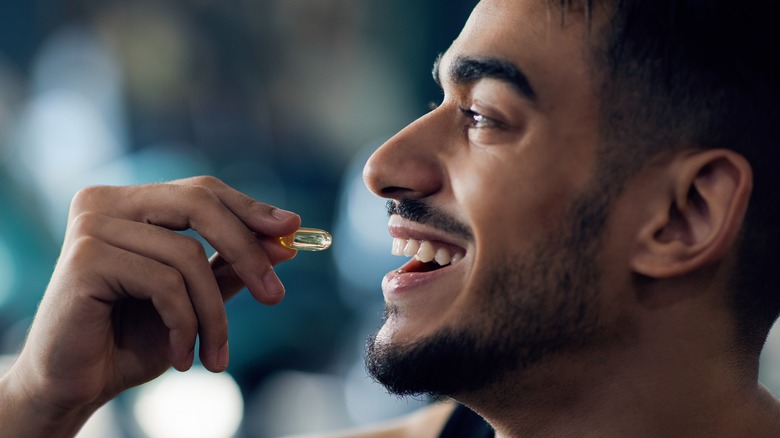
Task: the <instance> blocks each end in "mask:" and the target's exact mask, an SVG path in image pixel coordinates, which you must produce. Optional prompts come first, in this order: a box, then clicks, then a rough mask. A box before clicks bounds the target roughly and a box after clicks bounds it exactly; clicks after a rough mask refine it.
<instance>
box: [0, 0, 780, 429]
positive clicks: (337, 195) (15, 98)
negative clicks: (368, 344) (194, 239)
mask: <svg viewBox="0 0 780 438" xmlns="http://www.w3.org/2000/svg"><path fill="white" fill-rule="evenodd" d="M475 3H476V0H428V1H425V2H421V1H417V0H393V1H379V0H222V1H216V0H189V1H183V0H164V1H163V0H154V1H152V0H145V1H133V2H127V1H120V0H101V1H97V0H26V1H21V2H11V1H6V2H0V358H2V359H0V369H2V367H3V363H6V364H7V363H8V361H10V360H13V355H14V354H15V353H16V352H17V351H18V349H19V347H20V344H21V342H22V341H23V338H24V335H25V332H26V330H27V327H28V326H29V324H30V321H31V318H32V315H33V312H34V310H35V306H36V304H37V302H38V300H39V299H40V296H41V294H42V293H43V291H44V290H45V287H46V284H47V282H48V279H49V276H50V273H51V270H52V268H53V266H54V263H55V261H56V257H57V254H58V251H59V246H60V243H61V241H62V237H63V232H64V227H65V221H66V215H67V210H68V205H69V202H70V199H71V197H72V196H73V194H74V193H75V192H76V191H77V190H78V189H80V188H82V187H84V186H87V185H92V184H136V183H147V182H159V181H167V180H172V179H177V178H182V177H187V176H192V175H200V174H209V175H215V176H217V177H219V178H221V179H222V180H224V181H225V182H227V183H228V184H230V185H232V186H233V187H235V188H237V189H239V190H242V191H244V192H245V193H248V194H250V195H252V196H254V197H256V198H258V199H261V200H264V201H266V202H269V203H272V204H275V205H277V206H280V207H283V208H286V209H290V210H293V211H296V212H299V213H300V214H301V215H302V217H303V221H304V225H305V226H312V227H320V228H325V229H328V230H331V231H332V233H333V235H334V240H335V244H334V247H333V248H332V250H330V251H328V252H326V253H320V254H300V255H299V256H298V257H297V258H296V260H295V261H293V262H291V263H286V264H283V265H281V266H280V267H279V268H278V272H279V275H280V277H281V278H282V280H283V281H284V282H285V285H286V287H287V291H288V292H287V297H286V298H285V300H284V302H283V303H282V304H280V305H279V306H276V307H274V308H266V307H263V306H261V305H259V304H257V303H255V302H254V301H253V300H252V299H251V297H250V296H249V295H248V294H241V295H239V296H238V297H236V298H235V299H233V300H232V301H231V302H229V303H228V305H227V310H228V317H229V321H230V331H231V332H230V343H231V364H230V367H229V369H228V372H227V373H223V374H220V375H214V374H211V373H208V372H206V371H203V370H202V369H200V368H198V367H197V366H196V368H195V369H194V370H193V371H191V372H188V373H183V374H181V373H175V372H173V373H168V374H166V375H164V376H163V377H162V378H160V379H158V380H156V381H155V382H153V383H151V384H148V385H145V386H143V387H141V388H138V389H135V390H133V391H130V392H129V393H127V394H124V395H123V396H122V397H120V398H119V399H117V400H116V401H114V402H112V403H110V404H109V405H107V406H106V407H105V408H103V409H102V410H101V411H100V413H99V414H98V415H97V416H96V417H94V418H93V420H92V421H91V422H90V423H89V424H88V425H87V426H86V427H85V428H84V430H83V431H82V433H81V436H82V438H84V437H133V438H134V437H151V438H157V437H187V438H197V437H208V438H220V437H253V438H254V437H259V438H262V437H271V436H279V435H284V434H292V433H302V432H309V431H323V430H332V429H338V428H342V427H348V426H352V425H360V424H365V423H368V422H375V421H378V420H382V419H387V418H390V417H394V416H398V415H400V414H403V413H405V412H408V411H410V410H413V409H415V408H418V407H419V406H420V405H422V404H424V403H425V400H414V399H411V400H410V399H397V398H396V397H393V396H389V395H387V394H386V393H385V392H384V390H383V389H382V388H380V387H378V386H377V385H376V384H374V383H373V382H372V381H371V379H369V378H368V377H367V376H366V373H365V371H364V367H363V362H362V351H363V345H364V342H365V339H366V337H367V336H368V335H369V334H370V333H372V332H373V331H374V330H375V329H376V328H377V325H378V323H379V321H380V315H381V309H382V298H381V292H380V289H379V285H380V280H381V277H382V276H383V275H384V273H385V272H387V271H389V270H390V269H392V268H394V267H395V266H396V265H398V264H399V260H398V259H394V258H392V257H391V256H390V255H389V254H390V238H389V236H388V235H387V232H386V217H385V213H384V209H383V205H384V202H383V201H382V200H380V199H378V198H375V197H373V196H372V195H371V194H369V193H368V191H367V190H366V189H365V188H364V186H363V184H362V181H361V179H360V173H361V169H362V166H363V163H364V162H365V160H366V158H367V157H368V154H369V153H370V152H371V151H372V150H373V149H375V148H376V147H377V146H378V145H380V144H381V143H382V142H383V141H384V140H385V139H387V138H389V137H390V136H391V135H392V134H394V133H395V132H396V131H397V130H399V129H401V128H402V127H403V126H405V124H407V123H409V122H410V121H412V120H414V119H415V118H417V117H418V116H420V115H421V114H423V113H424V112H425V111H426V110H427V104H428V102H430V101H437V100H438V99H439V92H438V90H437V89H436V87H435V85H434V84H433V81H432V80H431V78H430V74H429V72H430V68H431V64H432V62H433V60H434V59H435V57H436V55H437V54H438V53H439V52H441V51H444V50H446V48H447V46H448V45H449V43H450V42H451V41H452V39H454V38H455V36H456V35H457V33H458V31H459V29H460V27H461V26H462V24H463V22H464V21H465V19H466V17H467V15H468V12H469V11H470V10H471V8H472V7H473V5H474V4H475ZM775 338H777V335H776V334H773V335H772V338H771V339H770V342H769V347H768V349H767V352H766V353H765V354H764V357H763V358H762V361H763V368H762V380H763V381H764V382H765V383H766V384H767V385H768V386H769V387H770V388H772V389H774V390H775V391H776V392H777V391H780V375H779V374H778V373H777V372H776V371H775V372H772V370H778V369H780V349H779V348H777V345H780V339H775Z"/></svg>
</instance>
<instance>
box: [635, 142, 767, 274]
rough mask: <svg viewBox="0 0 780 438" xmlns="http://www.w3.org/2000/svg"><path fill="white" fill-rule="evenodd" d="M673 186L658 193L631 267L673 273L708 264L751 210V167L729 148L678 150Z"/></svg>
mask: <svg viewBox="0 0 780 438" xmlns="http://www.w3.org/2000/svg"><path fill="white" fill-rule="evenodd" d="M666 176H667V177H668V178H669V179H668V181H669V182H670V185H667V186H666V187H671V188H672V190H667V191H666V192H656V193H654V194H653V196H654V197H655V199H653V200H652V202H653V205H654V206H657V207H656V211H653V212H652V214H651V215H650V217H649V219H648V220H647V221H646V224H645V226H644V227H642V228H641V231H640V233H639V235H638V242H637V243H638V245H637V246H636V248H637V250H636V252H635V253H634V254H633V257H632V263H631V264H632V269H633V270H634V271H635V272H636V273H638V274H641V275H643V276H645V277H651V278H657V279H661V278H671V277H676V276H681V275H685V274H687V273H690V272H693V271H695V270H697V269H699V268H701V267H704V266H709V265H711V264H713V263H715V262H717V261H718V260H720V259H721V258H723V257H724V255H725V254H726V253H727V252H728V251H729V249H730V248H731V247H732V246H733V244H734V242H735V240H736V239H737V236H738V234H739V230H740V228H741V227H742V221H743V218H744V216H745V212H746V210H747V204H748V199H749V197H750V192H751V189H752V170H751V168H750V165H749V164H748V162H747V160H745V159H744V158H743V157H742V156H741V155H739V154H736V153H734V152H733V151H730V150H726V149H714V150H707V151H696V152H694V153H691V152H690V151H688V152H687V153H684V154H680V155H679V156H677V157H676V158H675V159H674V160H672V162H671V163H670V165H669V167H668V173H667V174H666Z"/></svg>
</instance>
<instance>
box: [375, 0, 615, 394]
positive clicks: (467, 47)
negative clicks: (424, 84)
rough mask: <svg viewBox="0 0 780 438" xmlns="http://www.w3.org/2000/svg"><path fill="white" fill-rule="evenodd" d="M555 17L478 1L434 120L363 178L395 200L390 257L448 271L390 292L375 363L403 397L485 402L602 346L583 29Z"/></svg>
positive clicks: (451, 58)
mask: <svg viewBox="0 0 780 438" xmlns="http://www.w3.org/2000/svg"><path fill="white" fill-rule="evenodd" d="M548 3H549V2H546V1H543V0H524V1H519V0H483V1H482V2H480V3H479V5H478V6H477V7H476V9H475V11H474V13H473V14H472V16H471V18H470V19H469V21H468V23H467V24H466V26H465V28H464V30H463V32H462V33H461V35H460V36H459V37H458V39H457V40H455V42H454V43H453V44H452V46H451V47H450V48H449V50H448V51H447V52H446V53H445V54H444V55H443V56H442V57H441V59H440V60H439V61H438V67H437V68H436V69H435V71H436V72H437V73H436V75H437V80H438V81H439V82H440V84H441V86H442V89H443V91H444V98H443V100H442V102H441V105H440V106H439V107H438V108H436V109H434V110H432V111H431V112H430V113H428V114H427V115H425V116H423V117H422V118H420V119H419V120H417V121H415V122H414V123H412V124H411V125H409V126H408V127H407V128H405V129H404V130H403V131H401V132H400V133H398V134H397V135H396V136H395V137H393V138H392V139H391V140H389V141H388V142H387V143H386V144H385V145H383V146H382V147H381V148H380V149H379V150H377V151H376V152H375V153H374V155H373V156H372V157H371V159H370V160H369V162H368V164H367V165H366V168H365V173H364V177H365V181H366V184H367V185H368V187H369V188H370V189H371V190H372V191H373V192H374V193H376V194H378V195H380V196H384V197H387V198H391V199H393V200H394V201H395V202H394V204H393V205H394V208H391V210H392V213H395V214H393V216H391V219H390V227H389V228H390V233H391V234H392V235H393V236H394V237H395V238H396V244H395V248H394V252H396V253H397V252H403V250H404V249H406V250H409V251H413V250H415V249H416V246H417V245H418V244H419V242H423V243H422V244H421V245H420V246H421V249H420V251H421V252H419V253H418V255H420V256H421V257H422V258H423V259H424V260H427V259H428V258H429V257H430V254H438V256H439V259H438V260H439V261H440V262H441V263H443V264H445V266H443V267H440V266H439V264H438V263H436V262H435V261H434V262H430V263H422V262H421V261H419V260H416V259H412V260H411V261H410V262H408V263H407V264H405V265H404V266H402V267H401V268H400V269H399V270H398V271H394V272H391V273H390V274H388V275H387V276H386V277H385V279H384V281H383V284H382V288H383V293H384V297H385V302H386V306H387V315H386V321H385V323H384V325H383V327H382V328H381V329H380V331H379V333H378V334H377V336H376V338H375V339H374V340H372V341H371V344H370V345H369V353H368V364H369V368H370V369H371V370H372V372H373V373H374V374H375V375H377V377H378V378H379V380H380V381H382V382H383V383H385V384H387V385H388V386H389V387H390V388H391V389H393V390H396V391H398V392H443V393H448V394H449V395H454V394H452V393H453V392H460V391H468V390H472V389H476V388H477V387H479V386H480V385H484V384H486V383H489V382H491V379H495V378H499V377H500V376H502V375H504V374H505V373H506V372H509V371H512V370H516V369H518V368H522V367H524V366H527V365H530V364H531V363H533V362H536V361H538V360H541V359H544V358H546V357H549V356H550V355H552V354H553V353H555V352H561V351H565V350H566V349H567V348H575V347H581V346H583V345H585V344H587V343H588V341H589V339H592V338H593V337H595V336H596V334H597V333H598V332H599V331H600V330H599V329H598V327H597V325H598V324H597V323H596V320H597V313H598V312H599V310H598V307H599V306H600V304H599V303H598V297H599V294H598V293H597V292H596V287H597V285H596V283H597V280H598V274H597V272H598V270H597V267H598V265H596V260H595V258H596V255H597V252H598V242H599V238H598V237H599V233H600V230H601V226H602V224H603V222H604V220H605V217H606V207H607V206H608V200H606V199H603V197H602V191H601V188H602V187H600V184H599V182H598V180H597V179H595V178H594V174H595V168H596V164H597V160H596V152H597V145H598V142H599V136H598V110H597V105H596V99H595V97H594V85H593V83H592V82H591V76H590V71H589V69H588V66H587V62H586V56H587V52H586V49H585V46H584V44H585V41H584V39H585V38H586V36H587V34H588V30H587V23H586V22H585V20H584V17H583V16H582V15H581V14H578V13H576V12H567V13H566V14H565V15H562V14H561V11H560V10H559V9H558V8H557V7H554V6H549V5H548ZM409 241H411V242H412V243H411V245H409V243H408V242H409ZM408 245H409V247H407V246H408ZM425 253H428V254H425ZM407 254H408V253H407ZM447 263H449V264H447ZM410 361H412V362H414V363H409V362H410ZM404 370H407V371H404ZM399 374H401V375H400V376H399ZM404 374H414V375H415V376H416V377H419V379H421V380H422V382H420V381H417V382H412V381H409V380H408V378H410V376H404ZM473 374H479V375H478V376H471V377H470V375H473ZM415 376H411V378H412V380H414V377H415ZM403 379H407V380H403ZM437 379H438V383H436V382H434V383H432V384H431V385H428V386H426V385H427V383H426V382H430V381H431V380H434V381H436V380H437ZM453 380H456V381H458V382H462V384H461V383H457V384H454V385H455V386H448V385H452V384H453V383H452V381H453ZM458 385H460V386H458Z"/></svg>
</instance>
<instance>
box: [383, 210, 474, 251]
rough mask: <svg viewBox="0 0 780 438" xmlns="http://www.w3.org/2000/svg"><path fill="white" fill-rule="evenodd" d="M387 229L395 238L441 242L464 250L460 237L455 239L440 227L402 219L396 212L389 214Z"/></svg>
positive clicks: (464, 246) (464, 243)
mask: <svg viewBox="0 0 780 438" xmlns="http://www.w3.org/2000/svg"><path fill="white" fill-rule="evenodd" d="M387 229H388V231H389V232H390V235H391V236H392V237H394V238H397V239H415V240H427V241H430V242H441V243H444V244H447V245H451V246H454V247H457V248H460V249H461V250H462V251H463V252H466V242H463V241H462V240H461V239H456V238H454V237H453V236H452V235H451V234H448V233H446V232H445V231H442V230H440V229H437V228H432V227H429V226H426V225H423V224H421V223H419V222H413V221H410V220H408V219H404V218H402V217H401V216H399V215H397V214H394V215H392V216H390V220H389V221H388V223H387Z"/></svg>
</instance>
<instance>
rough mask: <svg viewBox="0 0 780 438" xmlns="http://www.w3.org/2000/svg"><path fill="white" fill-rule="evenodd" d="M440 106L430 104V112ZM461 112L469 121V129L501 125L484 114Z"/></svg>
mask: <svg viewBox="0 0 780 438" xmlns="http://www.w3.org/2000/svg"><path fill="white" fill-rule="evenodd" d="M439 106H440V104H439V103H437V102H434V101H430V102H428V110H430V111H434V110H436V109H437V108H439ZM460 112H461V113H462V114H463V115H464V116H466V118H467V119H468V127H469V128H474V129H485V128H496V127H500V126H501V124H500V123H499V122H497V121H495V120H493V119H491V118H489V117H487V116H485V115H483V114H480V113H478V112H476V111H474V110H472V109H469V108H460Z"/></svg>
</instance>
